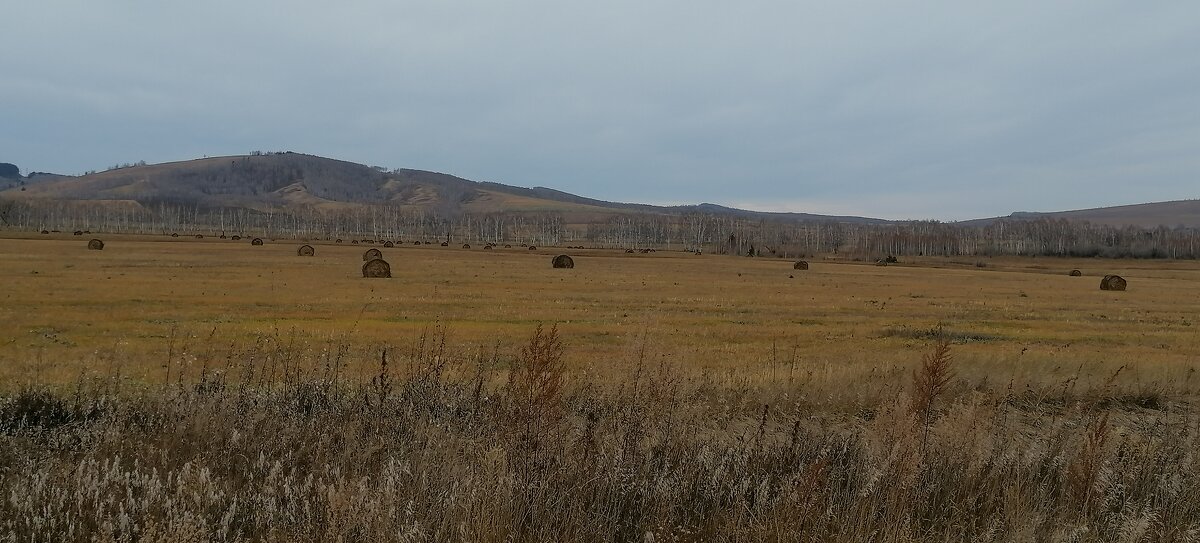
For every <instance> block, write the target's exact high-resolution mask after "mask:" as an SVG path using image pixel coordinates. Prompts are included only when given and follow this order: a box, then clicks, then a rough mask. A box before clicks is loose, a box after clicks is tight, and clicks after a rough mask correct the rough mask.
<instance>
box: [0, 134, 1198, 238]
mask: <svg viewBox="0 0 1200 543" xmlns="http://www.w3.org/2000/svg"><path fill="white" fill-rule="evenodd" d="M0 196H4V197H7V198H12V199H43V200H87V201H93V202H112V203H113V204H119V205H142V206H149V205H156V204H159V203H169V204H179V205H187V206H195V207H199V208H210V209H211V208H243V209H252V210H259V211H266V210H274V209H279V208H282V207H294V206H307V207H312V208H317V209H347V208H353V207H357V206H363V205H372V204H389V205H397V206H403V207H410V208H414V209H424V210H428V211H431V212H436V213H438V214H440V215H443V216H456V215H459V214H462V213H464V212H469V213H493V212H526V213H537V212H547V213H555V214H558V215H561V216H562V217H563V218H564V220H566V221H567V222H573V223H588V222H600V221H604V220H607V218H610V217H612V216H614V215H621V214H628V213H649V214H661V215H684V214H689V213H703V214H707V215H721V216H729V217H737V218H744V219H775V220H785V221H807V220H832V221H837V222H844V223H859V224H887V223H889V222H891V221H887V220H883V219H871V218H866V217H849V216H829V215H814V214H807V213H768V212H758V211H747V210H741V209H734V208H729V207H724V206H720V205H716V204H696V205H684V206H653V205H646V204H635V203H617V202H606V201H603V200H596V199H593V198H587V197H583V196H577V195H574V194H569V193H566V192H562V191H559V190H555V189H551V188H546V187H534V188H523V187H514V186H510V185H504V184H501V183H492V182H477V181H470V180H467V179H463V178H460V177H455V176H453V175H448V174H443V173H436V172H428V171H422V170H410V169H399V170H390V171H389V170H384V169H381V168H375V167H371V166H364V165H362V164H355V163H352V162H346V161H342V160H334V159H329V158H323V157H319V156H313V155H305V154H299V153H291V152H287V153H269V154H254V155H240V156H227V157H215V158H203V159H197V160H187V161H181V162H169V163H163V164H150V165H138V166H130V167H124V168H118V169H113V170H109V171H105V172H100V173H93V174H88V175H83V176H77V177H75V176H58V175H52V174H43V175H35V174H30V176H29V177H24V178H22V177H19V176H18V177H15V178H4V179H2V180H0ZM1042 217H1048V218H1064V219H1069V220H1078V221H1089V222H1093V223H1097V224H1105V225H1112V226H1125V225H1133V226H1141V227H1150V228H1152V227H1157V226H1159V225H1165V226H1167V227H1175V226H1187V227H1200V200H1181V201H1175V202H1160V203H1150V204H1137V205H1126V206H1116V207H1106V208H1098V209H1083V210H1076V211H1061V212H1049V213H1028V212H1021V213H1013V214H1012V215H1010V216H1008V217H993V218H987V219H977V220H973V221H964V222H960V223H958V224H961V225H967V226H970V225H983V224H989V223H991V222H995V221H997V220H1000V219H1002V218H1006V219H1017V220H1021V219H1037V218H1042Z"/></svg>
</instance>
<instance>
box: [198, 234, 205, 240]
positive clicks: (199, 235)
mask: <svg viewBox="0 0 1200 543" xmlns="http://www.w3.org/2000/svg"><path fill="white" fill-rule="evenodd" d="M196 239H204V234H196Z"/></svg>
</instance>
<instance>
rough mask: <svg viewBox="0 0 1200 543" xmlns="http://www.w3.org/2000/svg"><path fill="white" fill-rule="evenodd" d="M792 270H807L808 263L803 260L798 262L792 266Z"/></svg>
mask: <svg viewBox="0 0 1200 543" xmlns="http://www.w3.org/2000/svg"><path fill="white" fill-rule="evenodd" d="M792 269H793V270H807V269H808V262H807V261H805V260H799V261H797V262H796V263H795V264H792Z"/></svg>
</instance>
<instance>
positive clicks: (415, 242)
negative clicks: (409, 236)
mask: <svg viewBox="0 0 1200 543" xmlns="http://www.w3.org/2000/svg"><path fill="white" fill-rule="evenodd" d="M420 244H421V242H420V240H418V241H414V242H413V245H420Z"/></svg>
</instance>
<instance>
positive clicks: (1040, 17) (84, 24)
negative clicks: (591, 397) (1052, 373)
mask: <svg viewBox="0 0 1200 543" xmlns="http://www.w3.org/2000/svg"><path fill="white" fill-rule="evenodd" d="M6 11H11V12H12V13H11V14H7V18H8V19H10V21H15V22H14V23H10V24H9V25H8V26H9V28H11V29H13V31H11V32H6V33H5V34H0V49H2V50H5V51H13V52H18V53H16V54H6V55H3V56H0V70H3V73H4V74H5V77H4V78H0V120H2V121H3V123H4V124H5V125H6V130H4V131H3V132H0V149H3V152H4V156H2V157H0V160H4V161H7V162H14V163H17V164H19V165H20V166H22V168H24V169H26V170H29V169H38V170H57V171H64V172H67V173H73V172H80V171H83V170H85V169H92V168H99V167H104V166H106V165H108V164H111V163H114V162H125V161H134V160H140V159H145V160H148V161H159V160H177V159H182V158H189V157H190V156H198V155H200V154H208V155H213V154H222V153H240V152H246V151H249V150H253V149H292V150H297V151H303V152H310V153H316V154H324V155H329V156H334V157H337V158H344V159H347V160H355V161H360V162H364V163H368V164H378V165H383V166H396V167H414V168H426V169H433V170H439V171H444V172H448V173H454V174H457V175H461V176H464V177H469V178H473V179H480V180H491V181H499V182H506V183H512V184H518V185H544V186H551V187H555V188H559V189H562V190H566V191H570V192H577V193H580V194H584V195H587V196H593V197H599V198H605V199H613V200H622V201H657V202H667V201H670V202H680V203H685V202H700V201H709V202H717V203H728V204H733V203H738V202H747V203H755V202H760V203H761V204H760V205H762V206H769V205H773V203H774V204H780V203H787V202H793V203H794V204H793V205H819V206H825V207H827V208H830V209H860V210H861V211H860V212H861V213H862V214H868V215H875V216H884V217H893V218H939V219H964V218H972V217H977V216H985V215H996V214H1006V213H1008V212H1010V211H1015V210H1052V209H1067V208H1081V207H1094V206H1100V205H1113V204H1122V203H1135V202H1141V201H1150V200H1164V199H1179V198H1189V197H1191V198H1194V197H1197V194H1196V193H1195V188H1194V187H1195V173H1196V172H1197V171H1198V167H1200V153H1196V149H1197V146H1198V145H1200V108H1197V106H1198V105H1200V104H1197V100H1198V98H1197V97H1200V92H1198V91H1200V88H1197V87H1200V66H1198V64H1200V60H1197V57H1196V55H1194V54H1192V52H1193V51H1195V50H1197V49H1200V47H1197V46H1200V37H1198V36H1200V32H1197V30H1200V29H1197V28H1196V27H1197V26H1198V25H1197V22H1198V21H1200V17H1198V16H1200V7H1194V6H1193V5H1191V4H1187V3H1181V4H1176V5H1161V6H1160V5H1152V4H1151V5H1145V4H1144V5H1129V4H1123V3H1116V2H1079V1H1077V2H1056V3H1045V2H1022V1H1017V2H1004V3H995V4H994V5H976V4H974V3H964V2H919V3H904V4H900V3H894V2H837V3H822V2H747V3H741V4H737V5H734V4H730V3H727V2H720V3H718V2H710V1H692V2H633V1H624V0H617V1H614V2H606V3H596V2H594V3H573V2H551V1H520V2H509V3H499V2H485V1H481V0H468V1H462V2H433V1H428V2H383V1H377V2H367V1H363V2H354V3H351V5H348V6H337V7H332V6H329V5H327V4H324V3H318V2H282V1H270V2H255V3H252V4H251V5H246V4H245V3H240V2H232V1H227V0H222V1H218V2H206V3H193V4H190V5H186V6H185V5H173V4H172V3H158V4H153V3H152V4H145V3H134V2H105V3H100V2H90V3H86V2H53V1H50V2H43V3H25V4H24V5H20V6H15V7H13V8H11V10H8V9H6ZM792 210H794V211H816V210H812V209H800V208H797V209H792Z"/></svg>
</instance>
